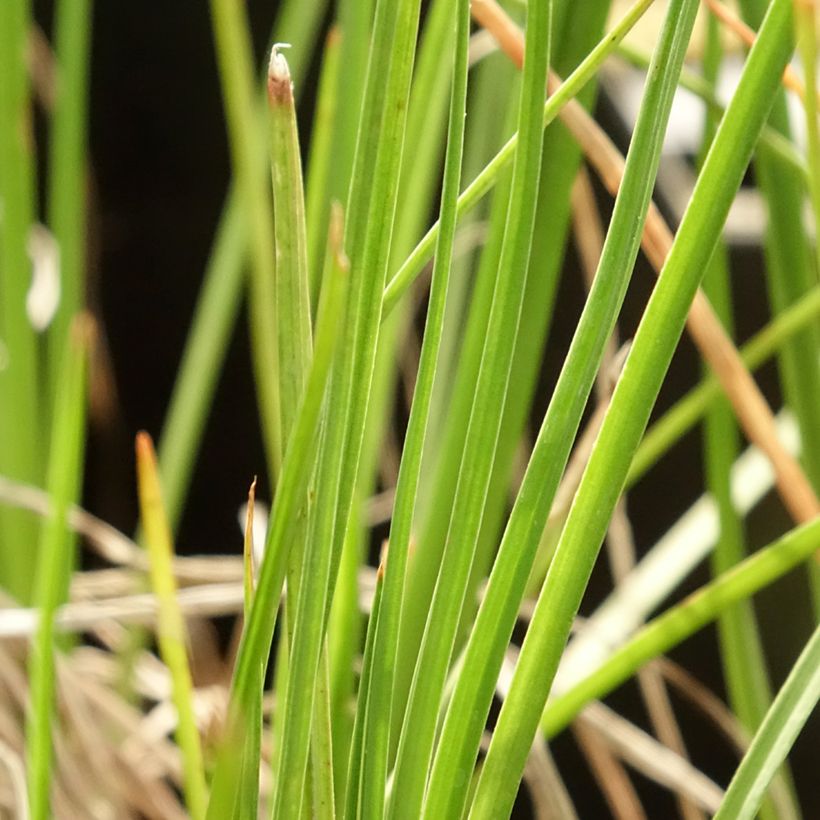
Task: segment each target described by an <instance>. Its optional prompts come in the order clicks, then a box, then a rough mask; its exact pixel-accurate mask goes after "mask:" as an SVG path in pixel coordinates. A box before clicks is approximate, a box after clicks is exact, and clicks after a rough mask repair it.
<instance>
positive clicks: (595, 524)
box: [473, 0, 791, 817]
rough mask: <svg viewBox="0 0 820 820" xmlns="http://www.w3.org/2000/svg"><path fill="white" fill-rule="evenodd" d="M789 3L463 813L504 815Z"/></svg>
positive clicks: (555, 564)
mask: <svg viewBox="0 0 820 820" xmlns="http://www.w3.org/2000/svg"><path fill="white" fill-rule="evenodd" d="M790 32H791V8H790V2H789V0H775V2H774V3H773V4H772V5H771V7H770V10H769V13H768V15H767V18H766V22H765V23H764V25H763V27H762V29H761V32H760V35H759V38H758V41H757V44H756V46H755V48H753V49H752V51H751V54H750V57H749V60H748V62H747V64H746V66H745V69H744V72H743V74H742V76H741V80H740V84H739V85H738V89H737V91H736V93H735V95H734V97H733V99H732V102H731V103H730V105H729V108H728V109H727V115H726V116H725V117H724V119H723V121H722V122H721V126H720V128H719V130H718V133H717V135H716V137H715V141H714V143H713V146H712V149H711V151H710V152H709V155H708V157H707V159H706V162H705V165H704V169H703V172H702V174H701V175H700V178H699V180H698V184H697V186H696V188H695V192H694V194H693V196H692V199H691V201H690V204H689V207H688V208H687V211H686V214H685V216H684V219H683V222H682V223H681V226H680V229H679V230H678V234H677V236H676V239H675V243H674V245H673V247H672V251H671V253H670V255H669V257H668V259H667V261H666V264H665V266H664V269H663V272H662V273H661V276H660V278H659V280H658V283H657V285H656V287H655V290H654V292H653V294H652V298H651V299H650V301H649V305H648V307H647V309H646V312H645V313H644V317H643V320H642V321H641V324H640V326H639V328H638V332H637V334H636V336H635V340H634V342H633V345H632V350H631V352H630V355H629V357H628V359H627V362H626V366H625V368H624V371H623V373H622V375H621V378H620V381H619V383H618V387H617V388H616V390H615V394H614V395H613V398H612V402H611V404H610V406H609V410H608V412H607V415H606V418H605V420H604V423H603V426H602V428H601V431H600V433H599V435H598V438H597V440H596V444H595V447H594V449H593V452H592V455H591V458H590V461H589V464H588V466H587V469H586V471H585V473H584V477H583V479H582V481H581V484H580V487H579V489H578V492H577V494H576V496H575V502H574V504H573V506H572V509H571V511H570V514H569V517H568V520H567V523H566V526H565V527H564V531H563V533H562V535H561V538H560V541H559V544H558V547H557V549H556V551H555V556H554V558H553V560H552V564H551V565H550V569H549V572H548V575H547V579H546V582H545V584H544V588H543V590H542V592H541V595H540V597H539V600H538V604H537V606H536V609H535V613H534V616H533V619H532V621H531V624H530V628H529V630H528V632H527V637H526V639H525V641H524V645H523V648H522V651H521V655H520V657H519V661H518V665H517V667H516V672H515V675H514V676H513V680H512V684H511V688H510V691H509V693H508V696H507V698H506V699H505V702H504V705H503V707H502V710H501V714H500V715H499V719H498V723H497V724H496V728H495V732H494V734H493V740H492V742H491V744H490V749H489V752H488V755H487V759H486V761H485V764H484V768H483V771H482V776H481V780H480V781H479V786H478V791H477V794H476V798H475V802H474V804H473V815H474V816H476V817H486V816H496V817H497V816H499V813H501V814H504V812H506V811H508V810H509V807H510V806H511V805H512V801H513V799H514V796H515V790H516V787H517V784H518V779H519V778H520V775H521V772H522V770H523V765H524V761H525V759H526V756H527V752H528V750H529V747H530V744H531V743H532V740H533V737H534V736H535V732H536V728H537V725H538V720H539V717H540V713H541V710H542V709H543V704H544V702H545V701H546V698H547V695H548V693H549V689H550V686H551V684H552V680H553V677H554V675H555V671H556V669H557V665H558V660H559V658H560V656H561V653H562V651H563V648H564V645H565V643H566V639H567V635H568V633H569V628H570V625H571V623H572V619H573V617H574V615H575V613H576V611H577V608H578V605H579V603H580V600H581V597H582V595H583V591H584V589H585V587H586V584H587V580H588V578H589V574H590V572H591V571H592V566H593V564H594V562H595V558H596V556H597V553H598V549H599V547H600V544H601V542H602V540H603V538H604V535H605V533H606V529H607V526H608V523H609V518H610V516H611V513H612V510H613V508H614V506H615V504H616V503H617V500H618V498H619V496H620V493H621V490H622V488H623V485H624V480H625V478H626V474H627V470H628V468H629V462H630V460H631V458H632V455H633V454H634V451H635V449H636V448H637V445H638V442H639V440H640V437H641V434H642V433H643V430H644V428H645V426H646V422H647V419H648V416H649V413H650V411H651V408H652V405H653V403H654V401H655V398H656V396H657V392H658V390H659V389H660V385H661V382H662V380H663V377H664V374H665V373H666V369H667V367H668V364H669V361H670V360H671V357H672V353H673V352H674V349H675V346H676V344H677V342H678V339H679V337H680V333H681V332H682V330H683V325H684V322H685V318H686V315H687V312H688V310H689V305H690V303H691V300H692V299H693V297H694V294H695V292H696V289H697V286H698V284H699V282H700V279H701V277H702V275H703V271H704V269H705V266H706V263H707V262H708V260H709V257H710V255H711V252H712V250H713V248H714V245H715V243H716V241H717V240H718V237H719V233H720V230H721V229H722V226H723V222H724V220H725V218H726V215H727V213H728V210H729V207H730V205H731V202H732V199H733V196H734V193H735V192H736V190H737V188H738V186H739V184H740V181H741V178H742V176H743V173H744V171H745V169H746V165H747V163H748V161H749V158H750V157H751V153H752V150H753V147H754V144H755V141H756V139H757V136H758V134H759V131H760V129H761V128H762V126H763V123H764V121H765V118H766V116H767V115H768V112H769V108H770V106H771V103H772V100H773V98H774V94H775V92H776V90H777V89H778V88H779V81H780V74H781V72H782V70H783V67H784V66H785V64H786V61H787V60H788V57H789V54H790V50H791V49H790V46H791V43H790V36H789V35H790Z"/></svg>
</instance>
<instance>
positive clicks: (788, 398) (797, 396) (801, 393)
mask: <svg viewBox="0 0 820 820" xmlns="http://www.w3.org/2000/svg"><path fill="white" fill-rule="evenodd" d="M768 5H769V4H768V2H766V0H741V2H740V10H741V12H742V13H743V16H744V17H745V18H746V20H747V22H749V23H750V24H751V25H752V26H753V27H754V28H758V27H759V25H760V21H761V20H762V19H763V15H764V13H766V11H767V7H768ZM769 124H770V125H771V126H772V128H774V130H776V131H778V132H779V133H780V134H782V135H783V136H784V137H786V138H787V139H789V138H790V136H791V127H790V124H789V114H788V110H787V108H786V97H785V94H784V93H783V91H782V90H780V91H779V92H778V94H777V97H776V99H775V101H774V105H773V106H772V111H771V115H770V117H769ZM761 147H762V146H761ZM754 170H755V177H756V179H757V182H758V187H759V188H760V191H761V193H762V194H763V197H764V199H765V201H766V204H767V212H768V221H767V228H766V239H765V247H764V250H765V260H766V282H767V286H768V291H769V302H770V304H771V307H772V311H773V312H774V313H779V312H780V311H781V310H783V309H784V308H787V307H789V305H791V304H793V303H794V302H795V301H797V300H798V299H799V298H800V297H801V296H803V295H804V294H805V293H806V292H807V291H808V290H809V289H810V288H811V287H812V286H813V285H815V284H816V283H817V273H818V272H817V270H816V269H815V265H814V264H813V260H812V251H811V244H810V240H809V238H808V236H807V234H806V231H805V228H804V222H803V205H804V197H805V181H804V179H803V178H802V177H801V176H798V175H797V174H796V173H795V172H794V171H793V170H792V169H790V168H788V167H787V166H786V165H785V164H784V163H783V162H782V161H781V160H780V159H779V158H778V157H776V156H773V155H771V154H770V153H769V152H768V151H766V150H760V151H758V152H757V155H756V157H755V162H754ZM818 351H820V324H817V323H815V324H812V325H810V326H808V327H806V328H805V330H804V331H803V332H802V333H800V334H799V335H797V336H796V337H795V338H794V339H793V340H792V341H791V342H790V343H789V344H787V345H786V346H784V347H783V349H782V350H781V351H780V354H779V357H778V370H779V375H780V384H781V387H782V389H783V396H784V398H785V402H786V404H787V405H788V406H789V407H791V408H792V409H793V411H794V414H795V416H796V418H797V421H798V425H799V427H800V437H801V440H802V441H803V452H802V461H803V464H804V465H805V468H806V473H807V475H808V476H809V478H810V480H811V482H812V484H813V486H814V487H815V488H820V420H818V416H817V413H816V401H817V398H816V397H817V396H818V395H820V358H818ZM809 577H810V581H811V587H812V592H813V599H814V607H815V610H816V612H817V613H818V614H820V569H818V568H816V567H815V566H814V565H811V566H810V567H809Z"/></svg>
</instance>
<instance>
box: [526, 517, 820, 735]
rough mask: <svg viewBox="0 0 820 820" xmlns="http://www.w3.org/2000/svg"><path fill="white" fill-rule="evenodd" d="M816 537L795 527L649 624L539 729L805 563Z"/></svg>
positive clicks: (552, 726) (818, 524)
mask: <svg viewBox="0 0 820 820" xmlns="http://www.w3.org/2000/svg"><path fill="white" fill-rule="evenodd" d="M818 538H820V521H813V522H812V523H810V524H806V525H804V526H802V527H797V528H795V529H793V530H791V532H789V533H787V534H786V535H784V536H783V537H781V538H779V539H778V540H777V541H775V542H774V543H772V544H770V545H769V546H768V547H764V548H763V549H762V550H759V551H758V552H756V553H755V554H754V555H752V556H750V557H749V558H746V559H745V560H744V561H743V562H742V563H740V564H737V565H736V566H735V567H733V568H732V569H731V570H729V571H728V572H725V573H724V574H723V575H721V576H719V577H718V578H716V579H715V580H714V581H712V582H710V583H709V584H707V585H706V586H704V587H701V589H699V590H698V591H696V592H694V593H692V594H691V595H689V596H688V597H687V598H686V599H685V600H684V601H683V602H682V603H680V604H678V605H677V606H675V607H673V608H672V609H670V610H668V611H667V612H665V613H663V615H659V616H658V617H657V618H655V619H654V620H652V621H650V622H649V623H648V624H647V625H646V626H645V627H643V629H641V630H640V631H639V632H638V633H637V634H636V635H635V636H634V637H633V638H631V639H630V640H629V642H628V643H626V644H624V645H623V646H622V647H620V648H619V649H617V650H616V651H615V652H614V653H613V654H612V655H611V656H609V657H608V658H607V660H606V661H605V663H603V664H602V665H601V666H600V667H599V668H598V669H597V670H596V671H595V672H593V673H592V674H591V675H589V676H588V677H587V678H585V679H584V680H582V681H581V682H580V683H578V684H576V685H575V686H573V687H572V689H570V690H569V691H568V692H566V693H564V694H562V695H559V696H558V697H556V698H555V699H554V700H551V701H550V702H549V703H548V704H547V707H546V709H545V710H544V714H543V717H542V718H541V730H542V731H543V732H544V734H545V735H546V736H547V737H548V738H550V737H553V736H554V735H556V734H557V733H558V732H560V731H561V730H562V729H563V728H564V727H566V726H567V725H568V724H569V722H570V721H571V720H572V719H573V717H575V715H577V714H578V712H579V711H580V710H581V709H582V708H583V707H584V706H585V705H586V704H587V703H589V702H590V701H592V700H595V699H596V698H601V697H603V696H604V695H606V694H608V693H609V692H611V691H612V690H613V689H615V688H616V687H617V686H619V685H620V684H621V683H623V682H624V681H626V680H628V679H629V677H630V676H631V675H632V674H634V672H635V671H636V670H637V669H639V668H640V667H641V666H642V665H643V664H644V663H646V661H648V660H650V659H652V658H654V657H657V656H658V655H662V654H663V653H664V652H667V651H668V650H669V649H671V648H672V647H674V646H677V645H678V644H679V643H681V641H683V640H685V639H686V638H688V637H689V636H690V635H693V634H694V633H695V632H697V631H698V630H699V629H700V628H701V627H703V626H705V625H706V624H708V623H711V621H713V620H714V619H715V618H716V617H717V616H718V615H720V614H721V613H722V612H724V611H725V610H726V608H727V607H729V606H731V605H732V604H734V603H735V602H737V601H742V600H744V599H746V598H748V597H749V596H751V595H753V594H754V593H755V592H757V591H758V590H760V589H763V588H764V587H767V586H769V585H770V584H771V583H773V582H774V581H775V580H777V579H778V578H781V577H782V576H784V575H785V574H786V573H787V572H789V571H791V570H792V569H794V568H795V567H796V566H798V565H799V564H801V563H802V562H803V561H805V560H807V559H808V558H809V557H810V556H811V555H812V554H813V553H814V552H815V551H816V549H817V545H818V543H820V541H818Z"/></svg>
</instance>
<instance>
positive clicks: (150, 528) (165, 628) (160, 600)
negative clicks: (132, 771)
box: [136, 433, 208, 820]
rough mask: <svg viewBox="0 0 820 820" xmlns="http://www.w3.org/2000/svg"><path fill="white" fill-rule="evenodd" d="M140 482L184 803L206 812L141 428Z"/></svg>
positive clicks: (180, 637)
mask: <svg viewBox="0 0 820 820" xmlns="http://www.w3.org/2000/svg"><path fill="white" fill-rule="evenodd" d="M136 452H137V487H138V490H139V498H140V514H141V517H142V526H143V529H144V530H145V543H146V547H147V549H148V558H149V561H150V575H151V587H152V589H153V591H154V594H155V595H156V597H157V641H158V643H159V650H160V655H161V657H162V660H163V661H164V663H165V665H166V666H167V667H168V671H169V673H170V676H171V699H172V701H173V704H174V707H175V708H176V712H177V728H176V733H175V734H176V740H177V743H178V744H179V748H180V752H181V754H182V772H183V783H184V791H185V803H186V805H187V807H188V811H189V812H190V813H191V817H193V818H194V820H201V818H204V817H205V808H206V806H207V804H208V791H207V787H206V785H205V773H204V769H203V760H202V744H201V740H200V737H199V730H198V728H197V725H196V715H195V713H194V690H193V684H192V682H191V670H190V667H189V665H188V648H187V644H188V636H187V630H186V628H185V619H184V618H183V615H182V612H181V610H180V608H179V602H178V601H177V585H176V579H175V577H174V571H173V567H172V562H173V557H174V548H173V545H172V541H171V530H170V527H169V526H168V519H167V518H166V516H165V510H164V508H163V503H162V491H161V489H160V483H159V472H158V469H157V462H156V455H155V453H154V445H153V443H152V441H151V438H150V436H149V435H148V434H147V433H138V434H137V443H136Z"/></svg>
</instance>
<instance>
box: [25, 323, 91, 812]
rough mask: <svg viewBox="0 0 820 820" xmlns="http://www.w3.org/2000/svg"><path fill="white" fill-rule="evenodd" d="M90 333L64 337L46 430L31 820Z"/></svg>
mask: <svg viewBox="0 0 820 820" xmlns="http://www.w3.org/2000/svg"><path fill="white" fill-rule="evenodd" d="M89 333H90V327H89V326H88V324H86V323H84V322H82V323H81V322H78V323H77V324H75V325H73V332H72V333H71V334H70V335H69V343H68V345H67V346H66V347H65V349H64V351H63V367H62V370H61V373H60V383H59V386H58V389H57V397H56V398H57V401H58V406H59V407H60V412H59V413H57V414H55V416H54V420H53V425H52V431H51V452H50V454H49V463H48V476H47V480H46V488H47V490H48V493H49V496H50V497H51V504H52V508H51V513H50V515H49V516H48V518H47V519H46V521H45V522H44V524H43V529H42V534H41V538H40V545H39V550H38V560H37V570H36V589H35V593H36V601H37V606H38V610H39V624H38V628H37V635H36V637H35V639H34V644H33V647H32V654H31V659H30V662H29V678H30V680H31V712H30V715H29V719H28V725H27V728H26V741H27V747H28V748H27V755H28V792H29V804H30V807H31V817H32V818H33V820H45V818H47V817H49V816H50V815H51V809H50V805H51V804H50V788H51V783H52V781H53V777H54V774H53V772H52V729H53V727H54V724H55V721H56V720H57V715H56V712H55V708H54V693H55V668H54V667H55V657H54V655H55V651H56V646H55V636H54V620H55V615H56V611H57V607H58V606H60V604H62V603H64V602H65V601H66V600H67V599H68V588H69V584H70V580H71V573H72V571H73V568H74V563H75V561H74V555H73V549H72V548H73V545H74V538H73V537H72V535H71V534H70V532H69V530H68V525H67V516H68V509H69V507H70V505H71V504H73V503H74V501H75V499H76V498H77V497H78V495H79V492H80V488H81V486H82V472H83V471H82V453H83V442H84V433H85V388H86V363H87V358H88V344H89V338H88V337H89Z"/></svg>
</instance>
